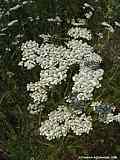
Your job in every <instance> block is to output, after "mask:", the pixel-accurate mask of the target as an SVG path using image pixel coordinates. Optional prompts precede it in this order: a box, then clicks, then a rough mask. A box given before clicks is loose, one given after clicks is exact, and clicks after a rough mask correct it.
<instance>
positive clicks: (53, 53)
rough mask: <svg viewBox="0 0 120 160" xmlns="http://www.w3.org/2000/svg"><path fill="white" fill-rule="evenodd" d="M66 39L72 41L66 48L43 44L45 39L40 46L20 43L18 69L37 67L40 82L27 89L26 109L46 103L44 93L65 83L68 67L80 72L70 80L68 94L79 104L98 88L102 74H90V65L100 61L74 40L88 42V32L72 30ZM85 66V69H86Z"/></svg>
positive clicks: (97, 71) (94, 71) (28, 86)
mask: <svg viewBox="0 0 120 160" xmlns="http://www.w3.org/2000/svg"><path fill="white" fill-rule="evenodd" d="M79 21H80V20H79ZM78 24H80V22H78ZM68 35H69V36H72V37H73V39H72V40H69V41H68V42H67V43H66V46H67V47H65V46H62V45H61V46H57V45H55V44H51V43H48V42H46V41H47V40H48V38H49V35H47V36H45V35H41V37H42V38H43V39H45V41H44V43H42V44H41V45H40V46H39V44H38V43H36V42H35V41H31V40H30V41H27V42H26V43H23V45H22V47H21V50H22V61H21V62H20V63H19V65H23V66H24V67H27V69H32V68H34V67H35V66H36V65H37V64H38V65H40V67H41V69H42V71H41V73H40V80H39V81H38V82H35V83H32V82H31V83H30V84H28V85H27V90H28V91H30V96H31V97H32V98H33V102H34V104H32V105H31V107H29V109H30V108H32V110H33V107H34V106H35V108H36V104H37V105H38V106H40V104H41V103H44V102H46V101H47V99H48V97H47V91H48V90H47V89H51V88H52V87H53V86H54V85H57V84H60V83H61V82H62V81H63V80H66V77H67V71H68V69H69V67H70V66H71V65H73V64H76V63H77V64H78V65H79V66H80V70H79V74H76V75H75V76H74V77H73V81H74V86H73V88H72V93H75V94H76V93H77V94H78V97H77V98H78V99H79V100H85V99H90V98H91V97H92V91H93V90H94V88H95V87H96V88H99V87H100V84H99V80H101V79H102V75H103V70H102V69H97V70H93V69H92V68H91V66H92V64H91V62H94V63H96V64H99V63H101V61H102V59H101V57H100V56H99V55H98V54H96V53H95V52H94V49H93V47H91V46H90V45H88V44H87V43H83V41H82V40H76V38H77V37H82V38H87V39H88V40H90V39H91V33H90V31H88V30H87V29H86V28H80V27H75V28H71V29H70V30H69V31H68ZM87 64H89V66H86V65H87ZM35 103H36V104H35Z"/></svg>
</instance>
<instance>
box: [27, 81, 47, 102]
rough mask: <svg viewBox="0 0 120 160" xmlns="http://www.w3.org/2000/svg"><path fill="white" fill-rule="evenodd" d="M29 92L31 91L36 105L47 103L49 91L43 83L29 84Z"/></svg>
mask: <svg viewBox="0 0 120 160" xmlns="http://www.w3.org/2000/svg"><path fill="white" fill-rule="evenodd" d="M27 91H30V92H31V93H30V96H31V97H32V98H33V100H34V103H38V102H39V103H40V102H45V101H47V91H46V87H45V86H44V84H42V82H41V81H38V82H35V83H32V82H30V84H27Z"/></svg>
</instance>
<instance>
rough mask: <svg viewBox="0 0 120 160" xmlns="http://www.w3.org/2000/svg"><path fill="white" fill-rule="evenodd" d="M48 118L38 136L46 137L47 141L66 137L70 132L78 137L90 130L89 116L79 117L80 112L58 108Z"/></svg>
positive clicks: (62, 107)
mask: <svg viewBox="0 0 120 160" xmlns="http://www.w3.org/2000/svg"><path fill="white" fill-rule="evenodd" d="M48 117H49V119H48V120H46V121H44V122H43V123H42V124H41V127H40V135H44V136H46V138H47V139H48V140H52V139H55V138H60V137H62V136H66V135H67V134H68V132H69V131H70V130H72V131H73V132H74V133H75V134H76V135H79V136H80V135H82V134H83V133H87V134H88V133H89V132H90V130H91V129H92V122H91V121H92V119H91V116H88V117H86V115H85V114H82V115H81V112H80V111H72V112H70V111H69V110H68V109H67V108H66V107H65V106H58V108H57V110H55V111H52V112H50V114H49V115H48Z"/></svg>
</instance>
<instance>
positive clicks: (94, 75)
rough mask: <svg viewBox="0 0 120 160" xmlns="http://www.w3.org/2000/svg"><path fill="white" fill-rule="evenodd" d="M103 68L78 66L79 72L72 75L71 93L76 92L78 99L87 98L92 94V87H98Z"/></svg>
mask: <svg viewBox="0 0 120 160" xmlns="http://www.w3.org/2000/svg"><path fill="white" fill-rule="evenodd" d="M102 76H103V70H102V69H98V70H91V69H90V68H88V67H84V68H80V70H79V74H75V76H74V77H73V81H74V85H73V88H72V93H78V96H77V98H78V99H79V100H89V99H90V98H91V97H92V96H93V95H92V92H93V90H94V88H95V87H96V88H99V87H100V86H101V85H100V83H99V81H100V80H101V79H102Z"/></svg>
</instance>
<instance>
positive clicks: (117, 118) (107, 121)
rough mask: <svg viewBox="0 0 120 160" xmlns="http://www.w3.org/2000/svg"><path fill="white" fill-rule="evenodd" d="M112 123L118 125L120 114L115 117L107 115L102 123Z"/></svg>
mask: <svg viewBox="0 0 120 160" xmlns="http://www.w3.org/2000/svg"><path fill="white" fill-rule="evenodd" d="M113 121H116V122H119V123H120V113H118V114H117V115H114V114H113V113H108V114H107V117H106V119H105V121H104V123H107V124H109V123H110V122H113Z"/></svg>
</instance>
